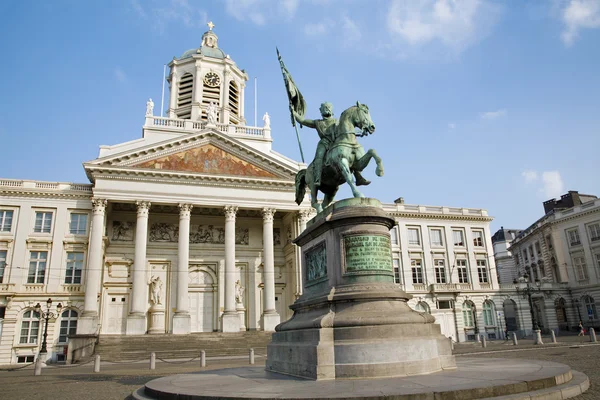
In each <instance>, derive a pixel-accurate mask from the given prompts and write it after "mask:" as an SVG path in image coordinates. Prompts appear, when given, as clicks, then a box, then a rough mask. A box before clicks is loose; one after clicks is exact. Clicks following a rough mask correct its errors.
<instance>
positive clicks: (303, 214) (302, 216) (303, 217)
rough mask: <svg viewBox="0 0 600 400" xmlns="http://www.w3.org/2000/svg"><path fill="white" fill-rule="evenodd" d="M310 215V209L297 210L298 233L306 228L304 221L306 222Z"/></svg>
mask: <svg viewBox="0 0 600 400" xmlns="http://www.w3.org/2000/svg"><path fill="white" fill-rule="evenodd" d="M310 215H311V210H300V211H298V221H299V222H300V232H298V234H301V233H302V232H304V230H305V229H306V223H307V222H308V219H309V218H310Z"/></svg>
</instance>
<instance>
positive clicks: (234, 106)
mask: <svg viewBox="0 0 600 400" xmlns="http://www.w3.org/2000/svg"><path fill="white" fill-rule="evenodd" d="M229 109H230V110H231V113H230V114H229V122H230V123H232V124H237V123H238V122H239V115H240V90H239V89H238V85H237V84H236V83H235V81H230V82H229Z"/></svg>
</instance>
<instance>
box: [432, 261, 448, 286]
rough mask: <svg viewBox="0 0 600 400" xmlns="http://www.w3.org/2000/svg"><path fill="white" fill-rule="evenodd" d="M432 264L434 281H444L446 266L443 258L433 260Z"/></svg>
mask: <svg viewBox="0 0 600 400" xmlns="http://www.w3.org/2000/svg"><path fill="white" fill-rule="evenodd" d="M433 265H434V268H435V283H446V266H445V265H444V260H440V259H438V260H434V261H433Z"/></svg>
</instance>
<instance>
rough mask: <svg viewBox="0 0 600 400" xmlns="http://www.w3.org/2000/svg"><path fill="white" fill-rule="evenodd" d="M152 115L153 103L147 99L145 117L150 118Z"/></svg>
mask: <svg viewBox="0 0 600 400" xmlns="http://www.w3.org/2000/svg"><path fill="white" fill-rule="evenodd" d="M153 115H154V102H153V101H152V99H148V101H147V102H146V117H152V116H153Z"/></svg>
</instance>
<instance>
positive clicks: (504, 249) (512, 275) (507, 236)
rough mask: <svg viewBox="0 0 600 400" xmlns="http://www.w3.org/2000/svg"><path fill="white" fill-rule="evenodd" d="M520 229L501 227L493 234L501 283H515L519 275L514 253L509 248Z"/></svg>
mask: <svg viewBox="0 0 600 400" xmlns="http://www.w3.org/2000/svg"><path fill="white" fill-rule="evenodd" d="M521 232H522V231H521V230H520V229H504V227H500V229H499V230H498V231H496V233H494V236H492V245H493V246H494V260H495V261H496V268H497V270H498V282H499V283H509V284H510V283H513V281H514V280H515V279H517V278H518V277H519V273H518V271H517V266H516V265H515V260H514V258H513V255H512V253H511V252H510V250H509V249H508V248H509V247H510V244H511V243H512V241H513V240H515V238H516V237H517V236H518V235H519V234H520V233H521Z"/></svg>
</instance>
